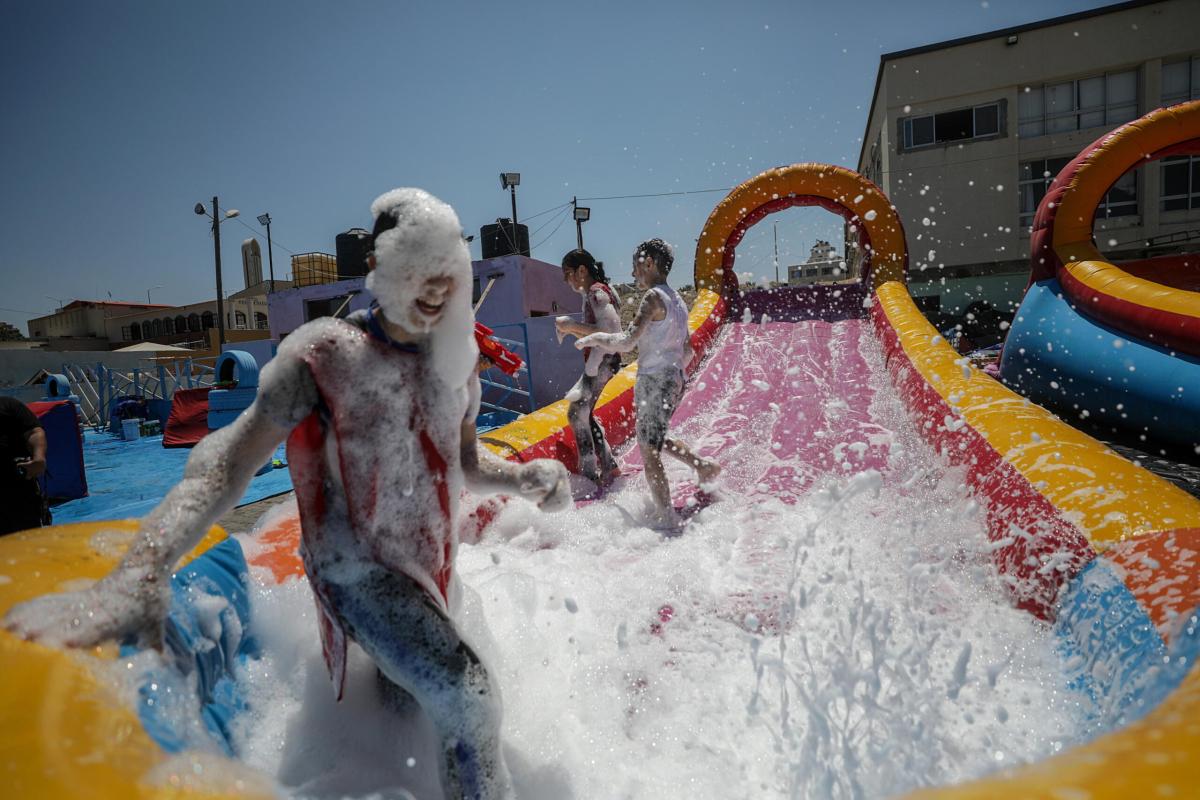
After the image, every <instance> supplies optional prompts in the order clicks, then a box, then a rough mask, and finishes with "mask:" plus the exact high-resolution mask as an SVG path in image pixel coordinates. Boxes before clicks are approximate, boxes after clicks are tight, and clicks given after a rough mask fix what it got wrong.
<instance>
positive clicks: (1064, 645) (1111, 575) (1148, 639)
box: [1055, 557, 1200, 730]
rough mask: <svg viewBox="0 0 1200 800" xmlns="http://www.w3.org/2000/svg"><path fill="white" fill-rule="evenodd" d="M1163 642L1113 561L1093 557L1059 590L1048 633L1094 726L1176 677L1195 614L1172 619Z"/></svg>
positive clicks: (1161, 691) (1150, 700)
mask: <svg viewBox="0 0 1200 800" xmlns="http://www.w3.org/2000/svg"><path fill="white" fill-rule="evenodd" d="M1179 623H1180V624H1179V626H1178V629H1177V630H1176V632H1175V635H1174V636H1173V637H1172V639H1171V646H1170V648H1168V647H1167V646H1166V645H1165V644H1164V642H1163V639H1162V636H1160V635H1159V632H1158V629H1157V628H1156V627H1155V626H1154V623H1153V621H1151V619H1150V617H1149V616H1148V615H1147V614H1146V611H1145V609H1143V608H1142V606H1141V604H1140V603H1138V601H1137V599H1136V598H1135V597H1134V596H1133V594H1132V593H1131V592H1130V591H1129V589H1128V588H1127V587H1126V586H1125V583H1124V581H1123V579H1122V576H1121V574H1120V572H1119V568H1117V567H1114V566H1113V564H1111V563H1110V562H1109V561H1108V560H1107V559H1105V558H1103V557H1099V558H1096V559H1094V560H1093V561H1092V562H1091V563H1090V564H1088V565H1087V567H1085V568H1084V569H1083V570H1082V571H1081V572H1080V573H1079V574H1078V575H1076V576H1075V578H1074V579H1073V580H1072V581H1071V583H1070V584H1069V585H1068V586H1067V588H1066V589H1065V590H1064V592H1063V595H1062V598H1061V599H1060V601H1059V608H1058V617H1057V620H1056V622H1055V633H1056V635H1057V637H1058V640H1059V643H1060V649H1061V651H1062V654H1063V656H1064V660H1065V663H1066V672H1067V677H1068V679H1069V685H1070V688H1072V689H1075V690H1078V691H1083V692H1084V693H1086V694H1087V695H1088V696H1090V697H1091V698H1092V700H1093V701H1094V703H1095V707H1096V708H1097V709H1098V712H1099V715H1100V719H1098V720H1097V722H1098V723H1099V728H1098V730H1112V729H1114V728H1118V727H1122V726H1124V725H1128V724H1129V723H1131V722H1134V721H1136V720H1138V719H1141V718H1142V717H1143V716H1145V715H1146V714H1147V713H1149V712H1150V711H1151V710H1153V709H1154V708H1155V707H1156V706H1157V705H1158V704H1159V703H1160V702H1162V700H1163V699H1165V698H1166V696H1167V695H1168V694H1170V693H1171V691H1172V690H1174V689H1175V687H1177V686H1178V685H1179V684H1180V683H1181V682H1182V681H1183V678H1184V676H1185V675H1187V672H1188V670H1189V669H1191V666H1192V664H1194V663H1195V662H1196V658H1197V657H1198V656H1200V616H1198V615H1197V611H1193V613H1192V614H1191V615H1189V616H1188V617H1187V618H1186V619H1183V620H1180V621H1179Z"/></svg>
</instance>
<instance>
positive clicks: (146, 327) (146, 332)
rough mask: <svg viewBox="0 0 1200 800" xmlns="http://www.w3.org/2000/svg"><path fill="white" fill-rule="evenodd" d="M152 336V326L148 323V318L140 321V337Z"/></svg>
mask: <svg viewBox="0 0 1200 800" xmlns="http://www.w3.org/2000/svg"><path fill="white" fill-rule="evenodd" d="M153 336H154V327H153V326H152V325H151V324H150V320H146V321H145V322H143V323H142V338H143V339H149V338H151V337H153Z"/></svg>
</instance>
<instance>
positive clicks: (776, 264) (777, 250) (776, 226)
mask: <svg viewBox="0 0 1200 800" xmlns="http://www.w3.org/2000/svg"><path fill="white" fill-rule="evenodd" d="M771 229H772V230H774V231H775V285H776V286H778V285H779V223H776V222H772V223H771Z"/></svg>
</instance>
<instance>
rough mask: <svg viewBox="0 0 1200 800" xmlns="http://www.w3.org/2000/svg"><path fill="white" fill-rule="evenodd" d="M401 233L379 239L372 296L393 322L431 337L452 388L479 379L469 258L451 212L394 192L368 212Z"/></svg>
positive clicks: (424, 195) (419, 195)
mask: <svg viewBox="0 0 1200 800" xmlns="http://www.w3.org/2000/svg"><path fill="white" fill-rule="evenodd" d="M371 213H372V215H373V216H374V217H376V218H378V217H379V216H380V215H381V214H388V215H390V216H392V217H394V218H395V220H396V226H395V227H394V228H392V229H390V230H386V231H384V232H383V233H381V234H379V235H378V236H377V237H376V238H375V254H374V257H375V268H374V269H373V270H372V271H371V273H370V275H368V276H367V289H369V290H370V291H371V293H372V294H373V295H374V296H375V299H376V300H377V301H378V302H379V307H380V308H381V309H382V310H383V315H384V316H385V317H386V318H387V320H388V322H390V323H392V324H394V325H398V326H400V327H401V328H403V329H404V330H405V331H408V332H409V333H411V334H415V335H418V336H424V335H428V336H429V337H430V340H431V344H432V355H433V361H434V366H435V369H436V370H437V371H438V372H439V373H440V374H441V375H442V377H443V378H444V379H445V380H446V381H447V382H448V383H450V385H452V386H460V385H462V384H463V382H464V381H466V380H467V378H468V377H469V376H471V375H473V374H474V370H475V363H476V359H477V356H478V352H479V351H478V348H476V346H475V336H474V330H475V329H474V324H475V323H474V320H475V315H474V312H473V311H472V309H471V289H470V287H471V254H470V252H469V251H468V250H467V244H466V242H464V241H463V238H462V226H461V225H460V224H459V222H458V216H457V215H456V214H455V213H454V209H452V208H451V207H450V206H448V205H446V204H445V203H443V202H442V201H441V200H438V199H437V198H436V197H434V196H433V195H431V194H429V193H428V192H425V191H422V190H421V189H395V190H393V191H390V192H388V193H387V194H384V195H382V196H380V197H379V198H378V199H377V200H376V201H375V202H374V203H372V204H371Z"/></svg>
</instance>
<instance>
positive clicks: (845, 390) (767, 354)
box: [623, 319, 891, 504]
mask: <svg viewBox="0 0 1200 800" xmlns="http://www.w3.org/2000/svg"><path fill="white" fill-rule="evenodd" d="M870 336H871V333H870V330H869V322H868V321H866V320H862V319H844V320H839V321H835V322H827V321H823V320H805V321H801V322H767V323H765V324H758V323H734V324H727V325H726V326H725V327H724V330H723V331H722V333H721V339H720V341H719V342H718V343H717V345H716V347H715V348H714V351H713V353H712V354H711V356H710V357H709V358H708V360H707V361H706V363H705V364H703V365H702V366H701V368H700V369H699V370H698V371H697V372H696V374H694V375H692V377H691V378H690V379H689V380H688V385H687V391H686V393H685V395H684V398H683V401H682V402H681V403H680V404H679V408H678V409H676V411H675V415H674V416H673V417H672V419H671V431H672V435H676V436H678V437H679V438H681V439H683V440H684V441H685V442H687V443H689V444H690V445H693V447H694V448H695V449H696V450H697V451H698V452H699V453H700V454H701V455H703V456H706V457H709V458H713V459H715V460H716V461H717V462H718V463H720V464H722V465H723V467H724V472H723V473H722V475H721V478H720V479H719V483H720V486H721V493H722V495H724V496H731V495H732V496H737V497H739V498H745V499H746V500H749V501H752V500H753V499H755V498H761V497H774V498H777V499H779V500H781V501H783V502H784V503H787V504H793V503H795V502H796V501H797V500H798V499H799V498H800V497H802V496H803V495H804V494H805V492H807V491H808V489H809V488H810V487H811V486H812V484H813V482H814V481H815V480H816V479H817V478H819V477H820V476H821V475H825V474H829V473H834V474H849V473H852V472H861V471H863V470H866V469H876V470H881V471H882V470H883V468H884V467H885V466H886V462H887V443H888V442H889V441H890V439H891V436H890V431H888V430H887V429H885V428H882V427H881V426H880V425H879V424H877V423H876V422H875V421H873V420H872V418H871V414H870V409H871V404H872V400H873V398H874V389H873V386H872V383H871V379H870V366H869V365H868V364H867V362H866V360H865V359H864V358H863V355H862V353H861V347H860V345H861V343H862V339H863V338H864V337H868V338H869V337H870ZM623 466H624V467H626V469H627V470H629V471H640V470H641V466H642V459H641V454H640V453H639V452H638V450H637V447H636V446H634V447H632V448H630V449H629V450H628V452H627V453H626V454H625V457H624V459H623ZM672 472H674V471H672ZM676 474H677V473H676ZM673 484H674V481H673ZM674 490H675V491H674V494H675V497H676V500H677V502H678V501H679V500H681V499H683V498H687V497H689V496H691V495H692V494H693V493H694V492H695V490H696V487H695V485H694V483H692V482H690V481H684V482H680V483H678V484H677V485H674Z"/></svg>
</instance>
